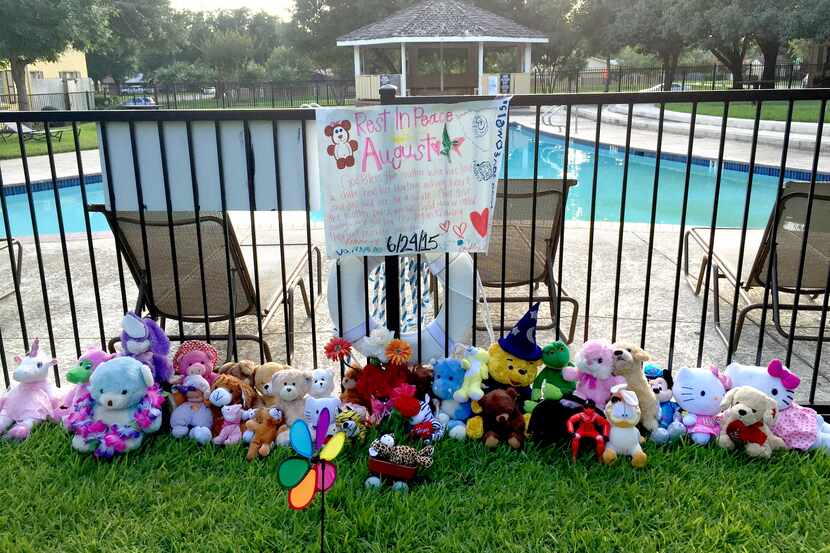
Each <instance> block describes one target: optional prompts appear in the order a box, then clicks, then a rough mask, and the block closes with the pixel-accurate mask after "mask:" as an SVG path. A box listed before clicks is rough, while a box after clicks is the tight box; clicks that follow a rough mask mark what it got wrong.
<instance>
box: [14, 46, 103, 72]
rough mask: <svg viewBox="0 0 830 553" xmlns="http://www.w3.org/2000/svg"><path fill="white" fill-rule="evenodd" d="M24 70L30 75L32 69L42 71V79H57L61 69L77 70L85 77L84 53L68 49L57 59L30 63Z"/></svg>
mask: <svg viewBox="0 0 830 553" xmlns="http://www.w3.org/2000/svg"><path fill="white" fill-rule="evenodd" d="M26 71H27V72H28V74H29V75H31V72H32V71H42V72H43V78H44V79H58V78H60V73H61V71H77V72H79V73H80V74H81V78H85V77H87V76H88V75H87V71H86V55H85V54H84V53H83V52H79V51H78V50H72V49H69V50H67V51H66V52H64V53H63V54H61V55H60V57H59V58H58V59H57V61H39V62H36V63H33V64H30V65H29V67H27V68H26Z"/></svg>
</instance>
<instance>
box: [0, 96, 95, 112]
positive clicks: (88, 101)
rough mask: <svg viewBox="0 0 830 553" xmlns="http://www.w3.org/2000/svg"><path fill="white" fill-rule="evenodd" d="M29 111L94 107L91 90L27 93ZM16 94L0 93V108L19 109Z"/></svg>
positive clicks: (72, 109) (73, 109)
mask: <svg viewBox="0 0 830 553" xmlns="http://www.w3.org/2000/svg"><path fill="white" fill-rule="evenodd" d="M28 100H29V110H30V111H61V110H67V111H70V110H71V111H76V110H87V109H95V94H94V93H93V92H56V93H51V94H29V95H28ZM19 109H20V102H19V99H18V97H17V94H0V110H16V111H19Z"/></svg>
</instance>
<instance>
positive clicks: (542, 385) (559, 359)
mask: <svg viewBox="0 0 830 553" xmlns="http://www.w3.org/2000/svg"><path fill="white" fill-rule="evenodd" d="M542 362H543V363H544V366H543V367H542V370H540V371H539V374H538V375H536V379H535V380H534V381H533V386H532V390H531V394H530V399H531V401H530V402H525V411H526V412H528V413H530V412H532V411H533V408H534V407H536V405H537V404H538V402H539V401H541V400H543V399H552V400H554V401H555V400H557V399H561V398H562V396H563V395H565V394H569V393H571V392H573V391H574V389H575V388H576V382H569V381H567V380H565V379H564V378H562V369H563V368H565V367H572V366H573V363H571V352H570V350H569V349H568V346H567V345H566V344H565V342H561V341H557V342H551V343H550V344H548V345H546V346H545V347H544V348H542ZM528 403H530V405H528Z"/></svg>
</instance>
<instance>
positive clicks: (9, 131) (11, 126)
mask: <svg viewBox="0 0 830 553" xmlns="http://www.w3.org/2000/svg"><path fill="white" fill-rule="evenodd" d="M0 125H2V127H0V139H2V140H3V142H6V141H7V140H8V137H9V135H17V123H7V122H6V123H0ZM65 130H66V129H65V128H59V129H49V136H51V137H52V138H53V139H55V140H57V141H58V142H60V141H61V140H63V133H64V131H65ZM20 134H21V135H22V136H23V141H24V142H25V141H27V140H46V131H37V130H34V129H33V128H32V127H30V126H28V125H25V124H23V123H21V124H20Z"/></svg>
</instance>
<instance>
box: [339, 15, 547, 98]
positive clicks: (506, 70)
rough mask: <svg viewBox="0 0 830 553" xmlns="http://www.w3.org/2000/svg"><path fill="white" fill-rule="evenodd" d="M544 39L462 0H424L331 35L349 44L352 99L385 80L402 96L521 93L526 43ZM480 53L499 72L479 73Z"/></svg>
mask: <svg viewBox="0 0 830 553" xmlns="http://www.w3.org/2000/svg"><path fill="white" fill-rule="evenodd" d="M547 42H548V38H547V37H546V36H545V35H544V34H543V33H541V32H539V31H534V30H532V29H528V28H527V27H525V26H524V25H520V24H518V23H516V22H515V21H512V20H510V19H507V18H506V17H503V16H501V15H497V14H495V13H492V12H489V11H487V10H483V9H481V8H479V7H477V6H474V5H472V4H468V3H467V2H463V1H461V0H424V1H423V2H419V3H418V4H415V5H414V6H411V7H409V8H406V9H404V10H401V11H398V12H396V13H394V14H392V15H391V16H389V17H387V18H386V19H384V20H382V21H378V22H376V23H371V24H369V25H366V26H364V27H361V28H359V29H357V30H355V31H352V32H351V33H348V34H346V35H344V36H341V37H340V38H338V39H337V45H338V46H351V47H352V48H354V74H355V88H356V91H357V99H358V100H373V99H377V98H378V89H379V87H380V86H381V85H384V84H387V83H391V84H395V85H396V86H397V87H398V94H399V95H401V96H407V95H411V96H419V95H430V94H498V93H518V94H521V93H528V92H530V81H531V78H530V72H531V64H532V62H531V59H532V58H531V47H532V45H533V44H545V43H547ZM485 48H486V49H487V50H488V52H486V53H485ZM488 54H489V57H488ZM490 58H492V60H491V59H490ZM486 60H488V61H490V63H489V64H488V65H489V66H490V67H491V68H492V67H496V68H497V69H498V72H495V71H493V72H490V73H488V72H486V69H488V67H486V65H485V61H486Z"/></svg>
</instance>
